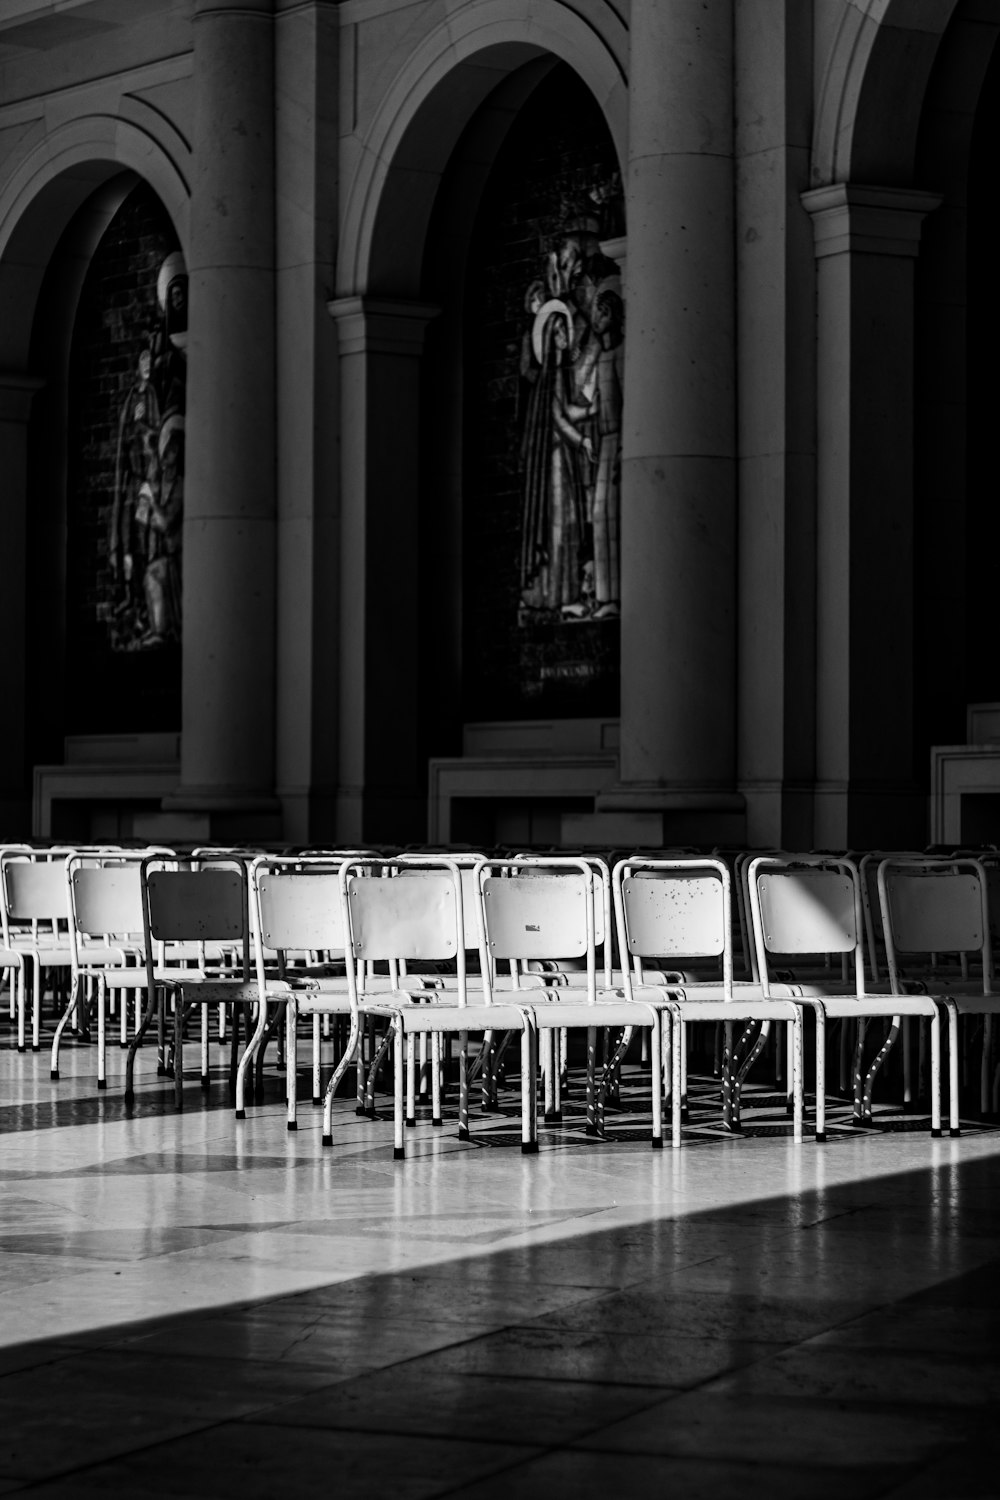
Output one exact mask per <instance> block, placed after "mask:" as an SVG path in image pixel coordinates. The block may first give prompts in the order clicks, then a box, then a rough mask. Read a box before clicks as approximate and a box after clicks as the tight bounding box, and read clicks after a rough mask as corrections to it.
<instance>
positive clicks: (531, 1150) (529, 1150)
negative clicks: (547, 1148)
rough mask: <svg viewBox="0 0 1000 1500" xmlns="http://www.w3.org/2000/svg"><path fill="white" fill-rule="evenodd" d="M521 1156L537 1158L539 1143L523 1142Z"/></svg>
mask: <svg viewBox="0 0 1000 1500" xmlns="http://www.w3.org/2000/svg"><path fill="white" fill-rule="evenodd" d="M521 1155H522V1156H537V1155H538V1142H537V1141H522V1142H521Z"/></svg>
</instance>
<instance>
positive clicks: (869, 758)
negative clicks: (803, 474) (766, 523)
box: [802, 183, 940, 849]
mask: <svg viewBox="0 0 1000 1500" xmlns="http://www.w3.org/2000/svg"><path fill="white" fill-rule="evenodd" d="M802 201H803V203H804V204H805V206H806V208H807V209H808V211H809V213H810V214H811V215H812V218H813V230H814V238H815V248H816V258H817V276H818V324H817V360H818V367H817V407H818V411H819V430H818V437H817V447H818V459H817V536H816V541H817V555H818V559H819V570H818V578H817V622H816V635H817V640H816V681H817V704H816V778H817V785H816V815H815V835H814V836H815V840H816V845H817V847H819V848H839V849H843V848H870V847H882V848H893V847H896V848H898V847H906V846H907V845H910V844H912V843H914V842H916V843H917V844H919V845H923V843H924V842H925V841H926V838H927V828H926V824H927V813H926V794H925V793H924V792H923V791H922V790H921V789H920V786H919V784H918V781H917V779H916V776H915V772H916V770H917V768H916V767H915V766H914V743H913V270H914V258H915V256H916V254H917V250H918V247H919V242H920V228H921V224H922V222H923V219H924V217H925V215H926V214H927V213H929V212H930V211H931V210H932V209H933V208H935V207H936V206H937V204H938V203H939V201H940V199H939V198H938V197H937V196H936V195H934V194H930V193H919V192H911V191H908V190H905V189H900V188H879V187H864V186H859V185H855V184H852V183H837V184H833V185H832V186H830V187H825V188H817V189H814V190H813V191H811V192H807V193H804V194H803V195H802ZM920 769H921V770H922V767H921V768H920Z"/></svg>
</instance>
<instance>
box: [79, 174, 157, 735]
mask: <svg viewBox="0 0 1000 1500" xmlns="http://www.w3.org/2000/svg"><path fill="white" fill-rule="evenodd" d="M186 343H187V276H186V270H185V267H184V262H183V259H182V257H181V255H180V251H179V247H178V243H177V238H176V235H175V234H174V231H173V227H172V225H171V223H170V220H169V218H168V216H167V214H166V211H165V210H164V208H163V207H162V205H161V204H160V202H159V200H158V199H157V198H156V196H155V195H154V194H153V193H152V192H151V191H150V190H149V189H148V188H146V187H145V186H140V187H137V188H136V189H135V190H134V191H133V192H132V193H131V194H130V195H129V196H128V197H127V198H126V199H125V201H124V202H123V203H122V205H121V207H120V209H119V210H118V212H117V213H116V215H115V216H114V218H113V219H112V221H111V223H110V224H109V226H108V228H107V230H106V232H105V234H104V235H103V237H102V239H101V242H100V244H99V246H98V248H97V250H96V252H95V254H94V257H93V259H92V261H91V265H90V268H89V270H88V274H87V276H86V279H85V282H84V286H83V290H82V293H81V298H80V305H79V310H78V313H77V319H76V325H75V328H74V331H73V343H72V355H71V363H70V410H69V468H68V495H67V591H68V593H67V630H68V641H67V661H68V666H69V673H68V691H67V718H66V728H67V731H68V732H70V733H78V734H79V733H83V734H87V733H96V732H105V733H108V732H143V731H145V732H150V731H162V730H170V729H179V728H180V716H181V714H180V567H181V523H182V517H183V476H184V413H185V384H186V381H185V375H186V363H185V349H186ZM95 688H99V691H98V692H97V693H95V691H94V689H95Z"/></svg>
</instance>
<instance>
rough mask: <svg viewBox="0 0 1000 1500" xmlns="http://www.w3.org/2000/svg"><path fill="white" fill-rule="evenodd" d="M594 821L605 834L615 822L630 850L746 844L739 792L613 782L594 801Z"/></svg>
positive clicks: (744, 823) (743, 803)
mask: <svg viewBox="0 0 1000 1500" xmlns="http://www.w3.org/2000/svg"><path fill="white" fill-rule="evenodd" d="M595 809H596V813H597V815H598V817H600V818H601V819H602V820H605V819H606V820H607V822H606V826H607V829H608V832H609V833H611V832H612V831H613V824H617V825H618V827H619V829H620V831H621V833H622V834H625V835H626V837H625V838H624V839H612V842H613V843H623V844H629V843H633V842H635V838H634V835H636V834H640V835H641V844H638V843H637V844H636V847H642V846H645V847H647V848H648V847H652V846H658V847H661V848H665V847H668V846H671V845H674V844H691V845H696V846H698V847H712V846H714V845H716V844H726V845H733V846H735V845H742V844H744V843H745V842H746V802H745V799H744V798H743V796H742V795H741V794H740V793H739V792H732V791H727V790H726V789H724V788H718V787H684V788H680V787H669V786H660V785H657V784H655V783H643V782H619V783H618V784H617V785H615V786H612V787H609V788H608V790H607V791H605V792H602V793H601V794H600V796H599V797H597V798H596V800H595Z"/></svg>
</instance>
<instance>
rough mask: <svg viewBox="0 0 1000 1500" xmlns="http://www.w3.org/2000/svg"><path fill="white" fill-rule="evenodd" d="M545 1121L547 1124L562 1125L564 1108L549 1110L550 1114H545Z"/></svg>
mask: <svg viewBox="0 0 1000 1500" xmlns="http://www.w3.org/2000/svg"><path fill="white" fill-rule="evenodd" d="M545 1123H546V1125H561V1124H562V1110H561V1109H550V1110H549V1112H548V1114H547V1115H546V1116H545Z"/></svg>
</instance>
